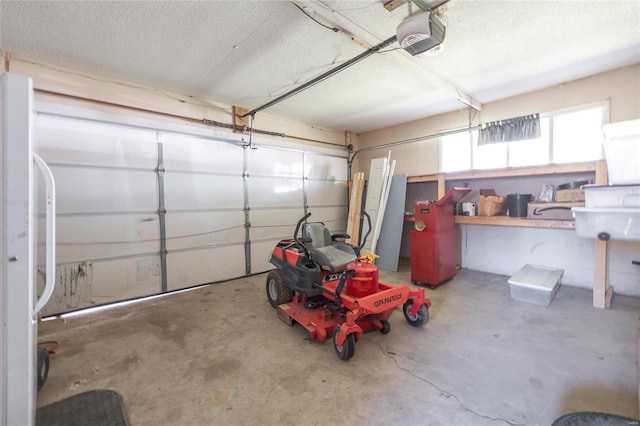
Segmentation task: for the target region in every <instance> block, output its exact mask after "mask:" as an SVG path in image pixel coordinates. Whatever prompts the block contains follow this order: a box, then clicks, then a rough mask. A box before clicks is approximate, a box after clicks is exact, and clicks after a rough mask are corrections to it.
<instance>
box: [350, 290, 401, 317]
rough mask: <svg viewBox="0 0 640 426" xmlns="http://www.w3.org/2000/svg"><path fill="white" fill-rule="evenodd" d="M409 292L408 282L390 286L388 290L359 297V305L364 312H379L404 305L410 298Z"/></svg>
mask: <svg viewBox="0 0 640 426" xmlns="http://www.w3.org/2000/svg"><path fill="white" fill-rule="evenodd" d="M409 292H410V290H409V286H408V285H406V284H404V285H400V286H388V288H387V289H386V290H383V291H379V292H377V293H374V294H372V295H370V296H366V297H361V298H359V299H358V306H359V307H360V310H361V311H362V312H363V313H364V314H378V313H381V312H384V311H387V310H389V309H393V308H395V307H396V306H401V305H403V304H404V303H405V302H406V301H407V299H408V298H409Z"/></svg>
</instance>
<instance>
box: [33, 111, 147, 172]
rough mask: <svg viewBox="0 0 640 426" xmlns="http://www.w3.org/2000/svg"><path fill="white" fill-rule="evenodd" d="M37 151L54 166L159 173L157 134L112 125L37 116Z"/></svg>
mask: <svg viewBox="0 0 640 426" xmlns="http://www.w3.org/2000/svg"><path fill="white" fill-rule="evenodd" d="M35 125H36V128H37V132H36V138H35V151H36V153H37V154H38V155H40V156H41V157H42V158H43V159H44V160H45V161H46V162H47V163H50V164H78V165H82V166H85V167H86V166H101V167H116V168H142V169H149V170H153V169H155V167H156V165H157V162H158V160H157V152H158V148H157V135H156V132H155V131H152V130H143V129H136V128H132V127H124V126H115V125H113V124H108V123H99V122H94V121H87V120H80V119H74V118H66V117H56V116H49V115H43V114H38V115H37V116H36V123H35Z"/></svg>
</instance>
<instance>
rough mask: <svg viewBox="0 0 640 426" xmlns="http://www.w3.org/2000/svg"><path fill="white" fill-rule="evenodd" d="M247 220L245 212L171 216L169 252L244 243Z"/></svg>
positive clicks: (167, 228)
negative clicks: (245, 222)
mask: <svg viewBox="0 0 640 426" xmlns="http://www.w3.org/2000/svg"><path fill="white" fill-rule="evenodd" d="M244 221H245V219H244V212H186V213H168V214H167V216H166V233H167V250H169V251H171V250H182V249H188V248H195V247H206V246H212V245H219V244H229V243H235V244H244V240H245V226H244Z"/></svg>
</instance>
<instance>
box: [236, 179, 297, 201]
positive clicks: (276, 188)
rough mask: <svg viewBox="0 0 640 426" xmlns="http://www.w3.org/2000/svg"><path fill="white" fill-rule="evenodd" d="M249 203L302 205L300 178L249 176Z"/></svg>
mask: <svg viewBox="0 0 640 426" xmlns="http://www.w3.org/2000/svg"><path fill="white" fill-rule="evenodd" d="M249 179H250V180H249V184H248V185H249V205H250V206H251V208H263V207H302V205H303V204H304V193H303V184H302V179H298V178H295V179H289V178H267V177H255V176H254V177H251V178H249Z"/></svg>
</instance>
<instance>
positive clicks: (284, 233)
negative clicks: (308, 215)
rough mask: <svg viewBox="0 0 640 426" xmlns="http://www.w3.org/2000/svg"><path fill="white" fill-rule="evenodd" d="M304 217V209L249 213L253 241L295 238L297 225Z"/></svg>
mask: <svg viewBox="0 0 640 426" xmlns="http://www.w3.org/2000/svg"><path fill="white" fill-rule="evenodd" d="M303 216H304V209H303V208H302V207H300V208H297V209H279V210H251V211H250V212H249V217H250V219H251V228H250V236H251V241H255V240H263V239H265V238H272V239H278V240H279V239H281V238H293V232H294V231H295V228H296V224H297V223H298V220H300V218H302V217H303ZM312 219H313V218H312ZM312 219H310V220H312Z"/></svg>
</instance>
